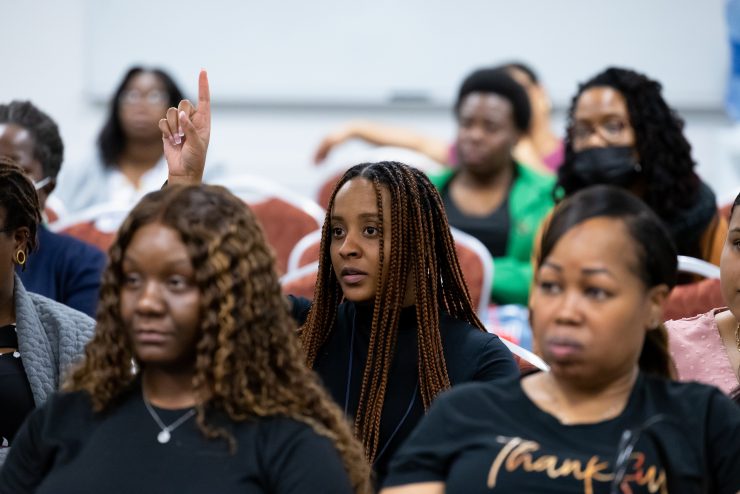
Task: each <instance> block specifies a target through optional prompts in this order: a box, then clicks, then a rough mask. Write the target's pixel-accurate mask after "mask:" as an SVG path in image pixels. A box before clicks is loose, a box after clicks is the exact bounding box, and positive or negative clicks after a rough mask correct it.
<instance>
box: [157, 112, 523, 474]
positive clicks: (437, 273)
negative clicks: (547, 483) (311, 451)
mask: <svg viewBox="0 0 740 494" xmlns="http://www.w3.org/2000/svg"><path fill="white" fill-rule="evenodd" d="M205 108H207V107H205ZM181 110H182V111H178V110H176V109H174V108H171V109H170V111H168V116H167V118H166V119H163V120H162V121H161V123H160V127H161V129H162V134H163V136H164V139H165V153H166V156H167V160H168V162H169V163H170V169H171V172H170V173H171V174H173V173H174V174H175V175H180V176H181V177H182V178H183V180H187V177H189V176H190V177H191V180H192V181H194V182H197V181H198V180H199V177H200V176H201V175H202V169H203V166H204V165H203V164H204V163H205V152H206V148H207V123H209V120H208V118H207V116H206V112H205V111H204V107H203V105H199V108H198V110H197V112H196V114H199V116H200V117H201V120H198V121H197V122H196V120H191V119H190V118H188V115H189V114H190V112H191V111H192V109H191V106H190V105H185V106H184V107H183V108H181ZM201 111H203V114H200V112H201ZM180 129H181V130H182V132H181V130H180ZM175 133H182V134H184V136H185V139H184V141H183V142H182V143H181V144H177V143H175V142H174V141H172V140H171V139H170V138H171V137H172V136H173V135H174V134H175ZM203 136H205V137H206V138H205V139H204V138H203ZM291 300H292V308H293V315H294V317H295V318H296V320H297V321H298V323H299V325H300V326H301V327H300V338H301V341H302V343H303V348H304V352H305V358H306V361H307V362H308V365H309V366H310V367H312V368H313V369H315V370H316V372H317V373H318V374H319V376H320V377H321V379H322V382H323V384H324V385H325V386H326V388H327V389H328V391H329V393H330V394H331V395H332V397H333V398H334V400H335V401H336V402H337V403H339V405H340V406H342V407H343V410H344V412H345V413H346V414H347V415H348V416H349V417H350V418H351V419H352V421H353V422H354V427H355V434H356V436H357V437H358V438H360V440H361V441H362V442H363V444H364V446H365V454H366V456H367V458H368V460H370V462H372V464H373V466H374V470H375V472H376V474H377V479H378V482H382V480H383V478H384V476H385V475H386V473H387V465H388V462H389V461H390V458H391V457H392V456H393V453H394V452H395V451H396V449H397V448H398V447H399V446H400V445H401V443H402V442H403V440H404V439H405V438H406V437H407V436H408V435H409V433H410V432H411V430H413V428H414V426H415V425H416V423H417V422H418V421H419V420H420V419H421V417H422V416H423V415H424V413H425V411H426V410H427V409H428V408H429V406H430V405H431V403H432V401H433V400H434V398H435V397H436V396H437V395H438V394H439V393H440V392H441V391H443V390H445V389H447V388H449V387H450V386H453V385H455V384H459V383H462V382H467V381H476V380H477V381H492V380H496V379H499V378H505V377H511V376H514V375H518V374H519V372H518V368H517V365H516V363H515V361H514V359H513V357H512V355H511V353H510V352H509V351H508V349H506V347H505V346H504V344H503V343H502V342H501V341H500V340H499V339H498V338H497V337H496V336H495V335H492V334H489V333H487V332H486V331H485V330H484V327H483V324H482V323H481V322H480V320H479V319H478V317H477V316H476V314H475V310H474V308H473V306H472V304H471V302H470V298H469V296H468V290H467V287H466V286H465V282H464V279H463V275H462V271H461V269H460V265H459V263H458V260H457V255H456V253H455V249H454V241H453V239H452V235H451V233H450V229H449V226H448V224H447V217H446V216H445V212H444V206H443V204H442V200H441V198H440V196H439V193H438V192H437V191H436V189H435V188H434V186H433V185H432V183H431V182H430V181H429V179H428V178H427V177H426V175H424V173H422V172H420V171H419V170H416V169H414V168H411V167H409V166H406V165H403V164H401V163H395V162H381V163H367V164H362V165H357V166H354V167H352V168H351V169H350V170H348V171H347V172H346V173H345V174H344V176H343V177H342V178H341V179H340V180H339V182H338V184H337V185H336V188H335V189H334V192H333V194H332V197H331V200H330V205H329V208H328V211H327V216H326V220H325V222H324V226H323V230H322V240H321V247H320V261H319V273H318V279H317V283H316V290H315V296H314V302H313V303H311V302H310V301H308V300H305V299H299V298H294V297H292V298H291Z"/></svg>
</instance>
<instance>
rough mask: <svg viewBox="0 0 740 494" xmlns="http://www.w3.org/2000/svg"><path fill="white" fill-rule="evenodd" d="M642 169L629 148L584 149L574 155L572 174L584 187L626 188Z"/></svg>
mask: <svg viewBox="0 0 740 494" xmlns="http://www.w3.org/2000/svg"><path fill="white" fill-rule="evenodd" d="M640 172H642V167H641V166H640V163H638V162H637V160H636V159H635V156H634V149H633V148H632V147H629V146H610V147H605V148H590V149H584V150H583V151H579V152H577V153H576V156H575V160H573V173H574V175H575V176H576V177H578V179H579V181H581V182H582V183H584V184H586V185H595V184H602V185H616V186H619V187H627V186H629V185H632V184H633V183H634V182H635V181H636V180H637V177H639V176H640Z"/></svg>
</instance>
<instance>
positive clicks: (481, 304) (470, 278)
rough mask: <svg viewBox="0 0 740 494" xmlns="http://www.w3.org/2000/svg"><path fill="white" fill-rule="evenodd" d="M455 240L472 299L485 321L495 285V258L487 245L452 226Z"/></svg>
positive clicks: (479, 315)
mask: <svg viewBox="0 0 740 494" xmlns="http://www.w3.org/2000/svg"><path fill="white" fill-rule="evenodd" d="M450 231H451V232H452V237H453V238H454V240H455V251H456V252H457V259H458V261H459V262H460V269H462V272H463V276H464V277H465V283H466V284H467V285H468V292H469V293H470V300H471V301H472V302H473V306H474V307H475V308H476V312H477V313H478V317H480V318H481V320H483V321H485V320H486V317H487V313H488V304H489V302H490V298H491V296H490V293H491V286H493V276H494V273H493V258H492V257H491V253H490V252H489V251H488V249H487V248H486V246H485V245H483V243H482V242H481V241H480V240H478V239H477V238H475V237H473V236H472V235H469V234H467V233H465V232H463V231H461V230H458V229H457V228H450Z"/></svg>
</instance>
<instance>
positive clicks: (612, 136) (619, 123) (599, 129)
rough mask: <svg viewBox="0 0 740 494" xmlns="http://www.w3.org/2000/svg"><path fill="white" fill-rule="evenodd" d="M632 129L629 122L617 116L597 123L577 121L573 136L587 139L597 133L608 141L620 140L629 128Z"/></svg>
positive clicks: (583, 139) (573, 128)
mask: <svg viewBox="0 0 740 494" xmlns="http://www.w3.org/2000/svg"><path fill="white" fill-rule="evenodd" d="M630 129H632V126H631V125H630V124H629V122H626V121H625V120H624V119H621V118H618V117H615V118H610V119H608V120H605V121H603V122H599V123H598V124H596V125H593V124H590V123H587V122H577V123H575V124H574V125H573V127H572V128H571V131H570V132H571V136H572V138H573V140H574V141H586V140H588V139H589V138H590V137H591V136H592V135H594V134H597V135H598V136H599V137H601V138H602V139H604V140H605V141H606V142H608V143H614V142H617V141H620V140H621V139H622V137H624V134H625V132H626V131H627V130H630Z"/></svg>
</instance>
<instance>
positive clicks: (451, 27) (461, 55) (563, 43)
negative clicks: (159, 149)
mask: <svg viewBox="0 0 740 494" xmlns="http://www.w3.org/2000/svg"><path fill="white" fill-rule="evenodd" d="M723 9H724V3H723V0H619V1H605V0H557V1H555V0H455V1H452V0H313V1H305V0H303V1H301V0H284V1H272V2H270V1H256V0H209V1H204V0H179V1H178V2H170V1H153V0H111V1H100V0H88V1H87V4H86V6H85V26H86V28H85V32H84V37H85V47H86V51H87V56H86V81H87V82H86V92H87V94H88V95H89V96H90V97H91V98H93V99H95V100H105V99H107V98H108V97H110V94H111V93H112V91H113V89H114V88H115V86H116V85H117V83H118V82H119V80H120V78H121V76H122V74H123V73H124V72H125V70H126V68H127V67H128V66H130V65H131V64H135V63H143V64H148V65H157V66H163V67H165V68H166V69H168V70H169V71H171V72H172V74H173V75H174V76H175V78H176V79H177V80H178V82H179V83H180V84H181V85H182V86H183V87H185V88H186V89H187V92H188V93H189V94H190V95H191V96H193V95H194V93H195V81H196V77H197V72H198V70H199V69H200V68H201V67H205V68H207V69H208V71H209V75H210V78H211V84H212V92H213V97H214V103H215V104H224V105H229V104H256V105H309V106H311V105H317V106H333V105H349V106H351V105H368V106H375V105H377V106H387V105H394V104H415V105H421V106H424V105H429V106H448V105H450V104H451V102H452V101H454V98H455V94H456V91H457V87H458V86H459V84H460V82H461V80H462V78H463V77H464V76H465V75H466V74H467V73H468V72H470V71H471V70H472V69H475V68H477V67H480V66H487V65H492V64H496V63H501V62H505V61H510V60H514V59H521V60H524V61H526V62H528V63H529V64H531V65H532V66H533V67H534V68H535V69H536V70H537V71H538V72H539V73H540V76H541V79H542V80H543V82H544V83H545V85H546V86H547V88H548V90H549V91H550V93H551V96H552V99H553V102H554V103H555V104H556V105H558V106H567V105H568V103H569V101H570V98H571V97H572V95H573V94H574V92H575V90H576V88H577V84H578V82H579V81H581V82H582V81H584V80H585V79H586V78H588V77H590V76H591V75H593V74H595V73H596V72H598V71H600V70H602V69H603V68H605V67H606V66H607V65H621V66H627V67H632V68H635V69H637V70H640V71H644V72H645V73H647V74H648V75H649V76H651V77H653V78H656V79H658V80H660V81H661V82H662V83H663V86H664V90H665V95H666V97H667V98H668V100H669V102H670V103H671V104H672V105H673V106H676V107H680V108H718V107H720V106H721V104H722V100H723V93H724V88H725V79H726V74H727V70H728V66H729V49H728V42H727V39H726V38H727V34H726V32H727V29H726V26H725V20H724V10H723Z"/></svg>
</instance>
